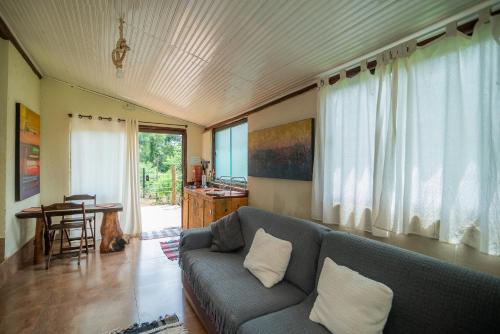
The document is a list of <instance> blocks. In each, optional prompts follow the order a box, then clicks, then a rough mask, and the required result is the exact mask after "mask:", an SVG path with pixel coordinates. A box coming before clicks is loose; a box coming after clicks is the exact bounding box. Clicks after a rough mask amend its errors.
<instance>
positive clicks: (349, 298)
mask: <svg viewBox="0 0 500 334" xmlns="http://www.w3.org/2000/svg"><path fill="white" fill-rule="evenodd" d="M392 296H393V293H392V290H391V289H390V288H389V287H387V286H386V285H384V284H382V283H379V282H377V281H374V280H372V279H369V278H367V277H365V276H363V275H360V274H359V273H358V272H356V271H353V270H351V269H349V268H347V267H344V266H339V265H337V264H336V263H335V262H333V261H332V259H330V258H328V257H327V258H325V261H324V263H323V269H322V270H321V275H320V276H319V282H318V297H317V298H316V301H315V302H314V306H313V308H312V310H311V314H310V315H309V319H311V320H312V321H314V322H318V323H320V324H322V325H323V326H325V327H326V328H328V330H329V331H331V332H333V333H335V334H350V333H353V334H374V333H382V331H383V329H384V326H385V323H386V321H387V317H388V316H389V311H390V310H391V306H392Z"/></svg>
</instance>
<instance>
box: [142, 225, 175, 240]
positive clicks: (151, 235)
mask: <svg viewBox="0 0 500 334" xmlns="http://www.w3.org/2000/svg"><path fill="white" fill-rule="evenodd" d="M181 232H182V229H181V228H180V227H166V228H164V229H161V230H158V231H147V232H142V233H141V240H152V239H162V238H172V237H178V236H180V235H181Z"/></svg>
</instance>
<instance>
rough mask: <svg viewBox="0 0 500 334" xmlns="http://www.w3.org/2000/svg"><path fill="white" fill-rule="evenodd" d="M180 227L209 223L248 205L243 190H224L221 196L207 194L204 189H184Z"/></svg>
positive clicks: (199, 225) (195, 226) (206, 224)
mask: <svg viewBox="0 0 500 334" xmlns="http://www.w3.org/2000/svg"><path fill="white" fill-rule="evenodd" d="M182 205H183V207H182V228H183V229H191V228H197V227H204V226H208V225H210V223H211V222H213V221H215V220H217V219H219V218H221V217H224V216H225V215H228V214H230V213H231V212H233V211H236V210H237V209H238V208H239V207H240V206H244V205H248V196H247V193H245V192H235V191H233V192H226V193H225V194H224V195H221V196H217V197H214V196H209V195H207V194H206V190H204V189H190V188H185V189H184V198H183V200H182Z"/></svg>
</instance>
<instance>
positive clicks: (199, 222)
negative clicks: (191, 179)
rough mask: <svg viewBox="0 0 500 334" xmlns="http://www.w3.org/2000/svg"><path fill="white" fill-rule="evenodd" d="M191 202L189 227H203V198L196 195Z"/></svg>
mask: <svg viewBox="0 0 500 334" xmlns="http://www.w3.org/2000/svg"><path fill="white" fill-rule="evenodd" d="M193 204H194V210H193V216H194V217H193V226H191V227H190V228H198V227H203V207H204V205H203V198H201V197H200V196H196V198H195V199H194V201H193Z"/></svg>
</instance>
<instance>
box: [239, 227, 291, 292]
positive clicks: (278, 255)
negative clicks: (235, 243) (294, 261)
mask: <svg viewBox="0 0 500 334" xmlns="http://www.w3.org/2000/svg"><path fill="white" fill-rule="evenodd" d="M291 254H292V243H291V242H290V241H286V240H282V239H278V238H276V237H273V236H272V235H270V234H269V233H266V232H265V231H264V229H262V228H260V229H258V230H257V232H255V237H254V239H253V242H252V246H250V250H249V252H248V254H247V256H246V258H245V261H244V262H243V267H245V268H246V269H248V270H249V271H250V272H251V273H252V274H253V275H254V276H255V277H257V278H258V279H259V280H260V281H261V283H262V284H263V285H264V286H265V287H266V288H270V287H272V286H273V285H275V284H276V283H278V282H280V281H281V280H282V279H283V277H285V272H286V268H287V267H288V262H290V256H291Z"/></svg>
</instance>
